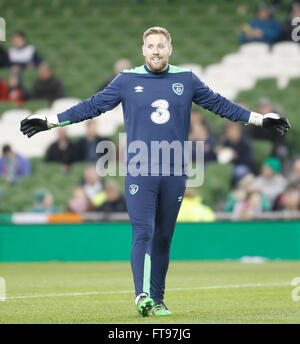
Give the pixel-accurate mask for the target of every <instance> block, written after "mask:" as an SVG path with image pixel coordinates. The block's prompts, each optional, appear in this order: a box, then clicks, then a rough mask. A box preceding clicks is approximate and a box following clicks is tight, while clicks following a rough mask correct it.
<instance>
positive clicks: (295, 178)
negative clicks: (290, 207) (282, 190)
mask: <svg viewBox="0 0 300 344" xmlns="http://www.w3.org/2000/svg"><path fill="white" fill-rule="evenodd" d="M289 179H290V182H292V183H294V184H295V185H297V187H298V188H299V190H300V158H298V159H296V160H295V161H294V164H293V171H292V175H291V177H290V178H289Z"/></svg>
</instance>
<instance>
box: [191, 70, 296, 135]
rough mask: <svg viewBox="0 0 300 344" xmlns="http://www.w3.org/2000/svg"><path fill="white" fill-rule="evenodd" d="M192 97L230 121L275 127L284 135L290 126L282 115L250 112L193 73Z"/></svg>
mask: <svg viewBox="0 0 300 344" xmlns="http://www.w3.org/2000/svg"><path fill="white" fill-rule="evenodd" d="M193 87H194V97H193V101H194V102H195V103H196V104H198V105H200V106H202V107H203V108H204V109H207V110H209V111H211V112H213V113H215V114H217V115H219V116H221V117H226V118H227V119H229V120H231V121H234V122H236V121H241V122H244V123H249V124H252V125H255V126H258V127H263V128H273V129H276V130H277V131H278V132H279V134H280V135H284V134H285V133H286V132H287V131H288V130H289V128H290V127H291V126H290V123H289V121H288V119H287V118H286V117H285V116H284V115H280V114H276V113H267V114H265V115H262V114H260V113H257V112H251V111H249V110H247V109H245V108H244V107H242V106H240V105H238V104H236V103H234V102H232V101H230V100H229V99H227V98H225V97H223V96H221V95H220V94H218V93H215V92H213V91H212V90H211V89H210V88H209V87H208V86H207V85H205V84H204V83H203V82H202V81H201V80H200V79H199V78H198V77H197V76H196V75H194V74H193Z"/></svg>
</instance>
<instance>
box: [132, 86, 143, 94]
mask: <svg viewBox="0 0 300 344" xmlns="http://www.w3.org/2000/svg"><path fill="white" fill-rule="evenodd" d="M134 89H135V92H136V93H140V92H143V91H144V87H143V86H135V88H134Z"/></svg>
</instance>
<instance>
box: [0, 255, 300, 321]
mask: <svg viewBox="0 0 300 344" xmlns="http://www.w3.org/2000/svg"><path fill="white" fill-rule="evenodd" d="M0 276H1V277H3V278H5V280H6V296H7V298H6V301H3V302H0V324H1V323H98V324H101V323H131V324H145V323H146V324H147V323H156V324H166V323H171V324H172V323H173V324H175V323H184V324H188V323H198V324H202V323H300V301H299V302H294V301H293V300H292V290H293V289H294V288H295V287H294V286H291V284H290V283H291V281H292V279H293V278H295V277H298V276H300V262H295V261H272V262H266V263H262V264H245V263H240V262H233V261H219V262H215V261H209V262H207V261H201V262H200V261H199V262H197V261H193V262H191V261H185V262H181V261H171V263H170V268H169V273H168V277H167V285H166V289H167V290H166V295H165V302H166V304H167V306H168V307H169V309H170V310H171V311H172V312H173V316H172V317H168V318H150V317H149V318H139V317H138V316H137V312H136V308H135V304H134V298H135V296H134V293H133V283H132V276H131V270H130V264H129V262H120V263H119V262H117V263H115V262H113V263H109V262H108V263H107V262H101V263H57V262H53V263H52V262H51V263H26V264H23V263H22V264H21V263H20V264H19V263H7V264H3V263H2V264H0ZM299 294H300V292H299Z"/></svg>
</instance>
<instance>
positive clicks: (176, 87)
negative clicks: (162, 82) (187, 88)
mask: <svg viewBox="0 0 300 344" xmlns="http://www.w3.org/2000/svg"><path fill="white" fill-rule="evenodd" d="M183 89H184V87H183V85H182V84H180V83H179V82H176V84H173V85H172V90H173V91H174V92H175V93H176V94H177V95H178V96H181V95H182V93H183Z"/></svg>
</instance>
